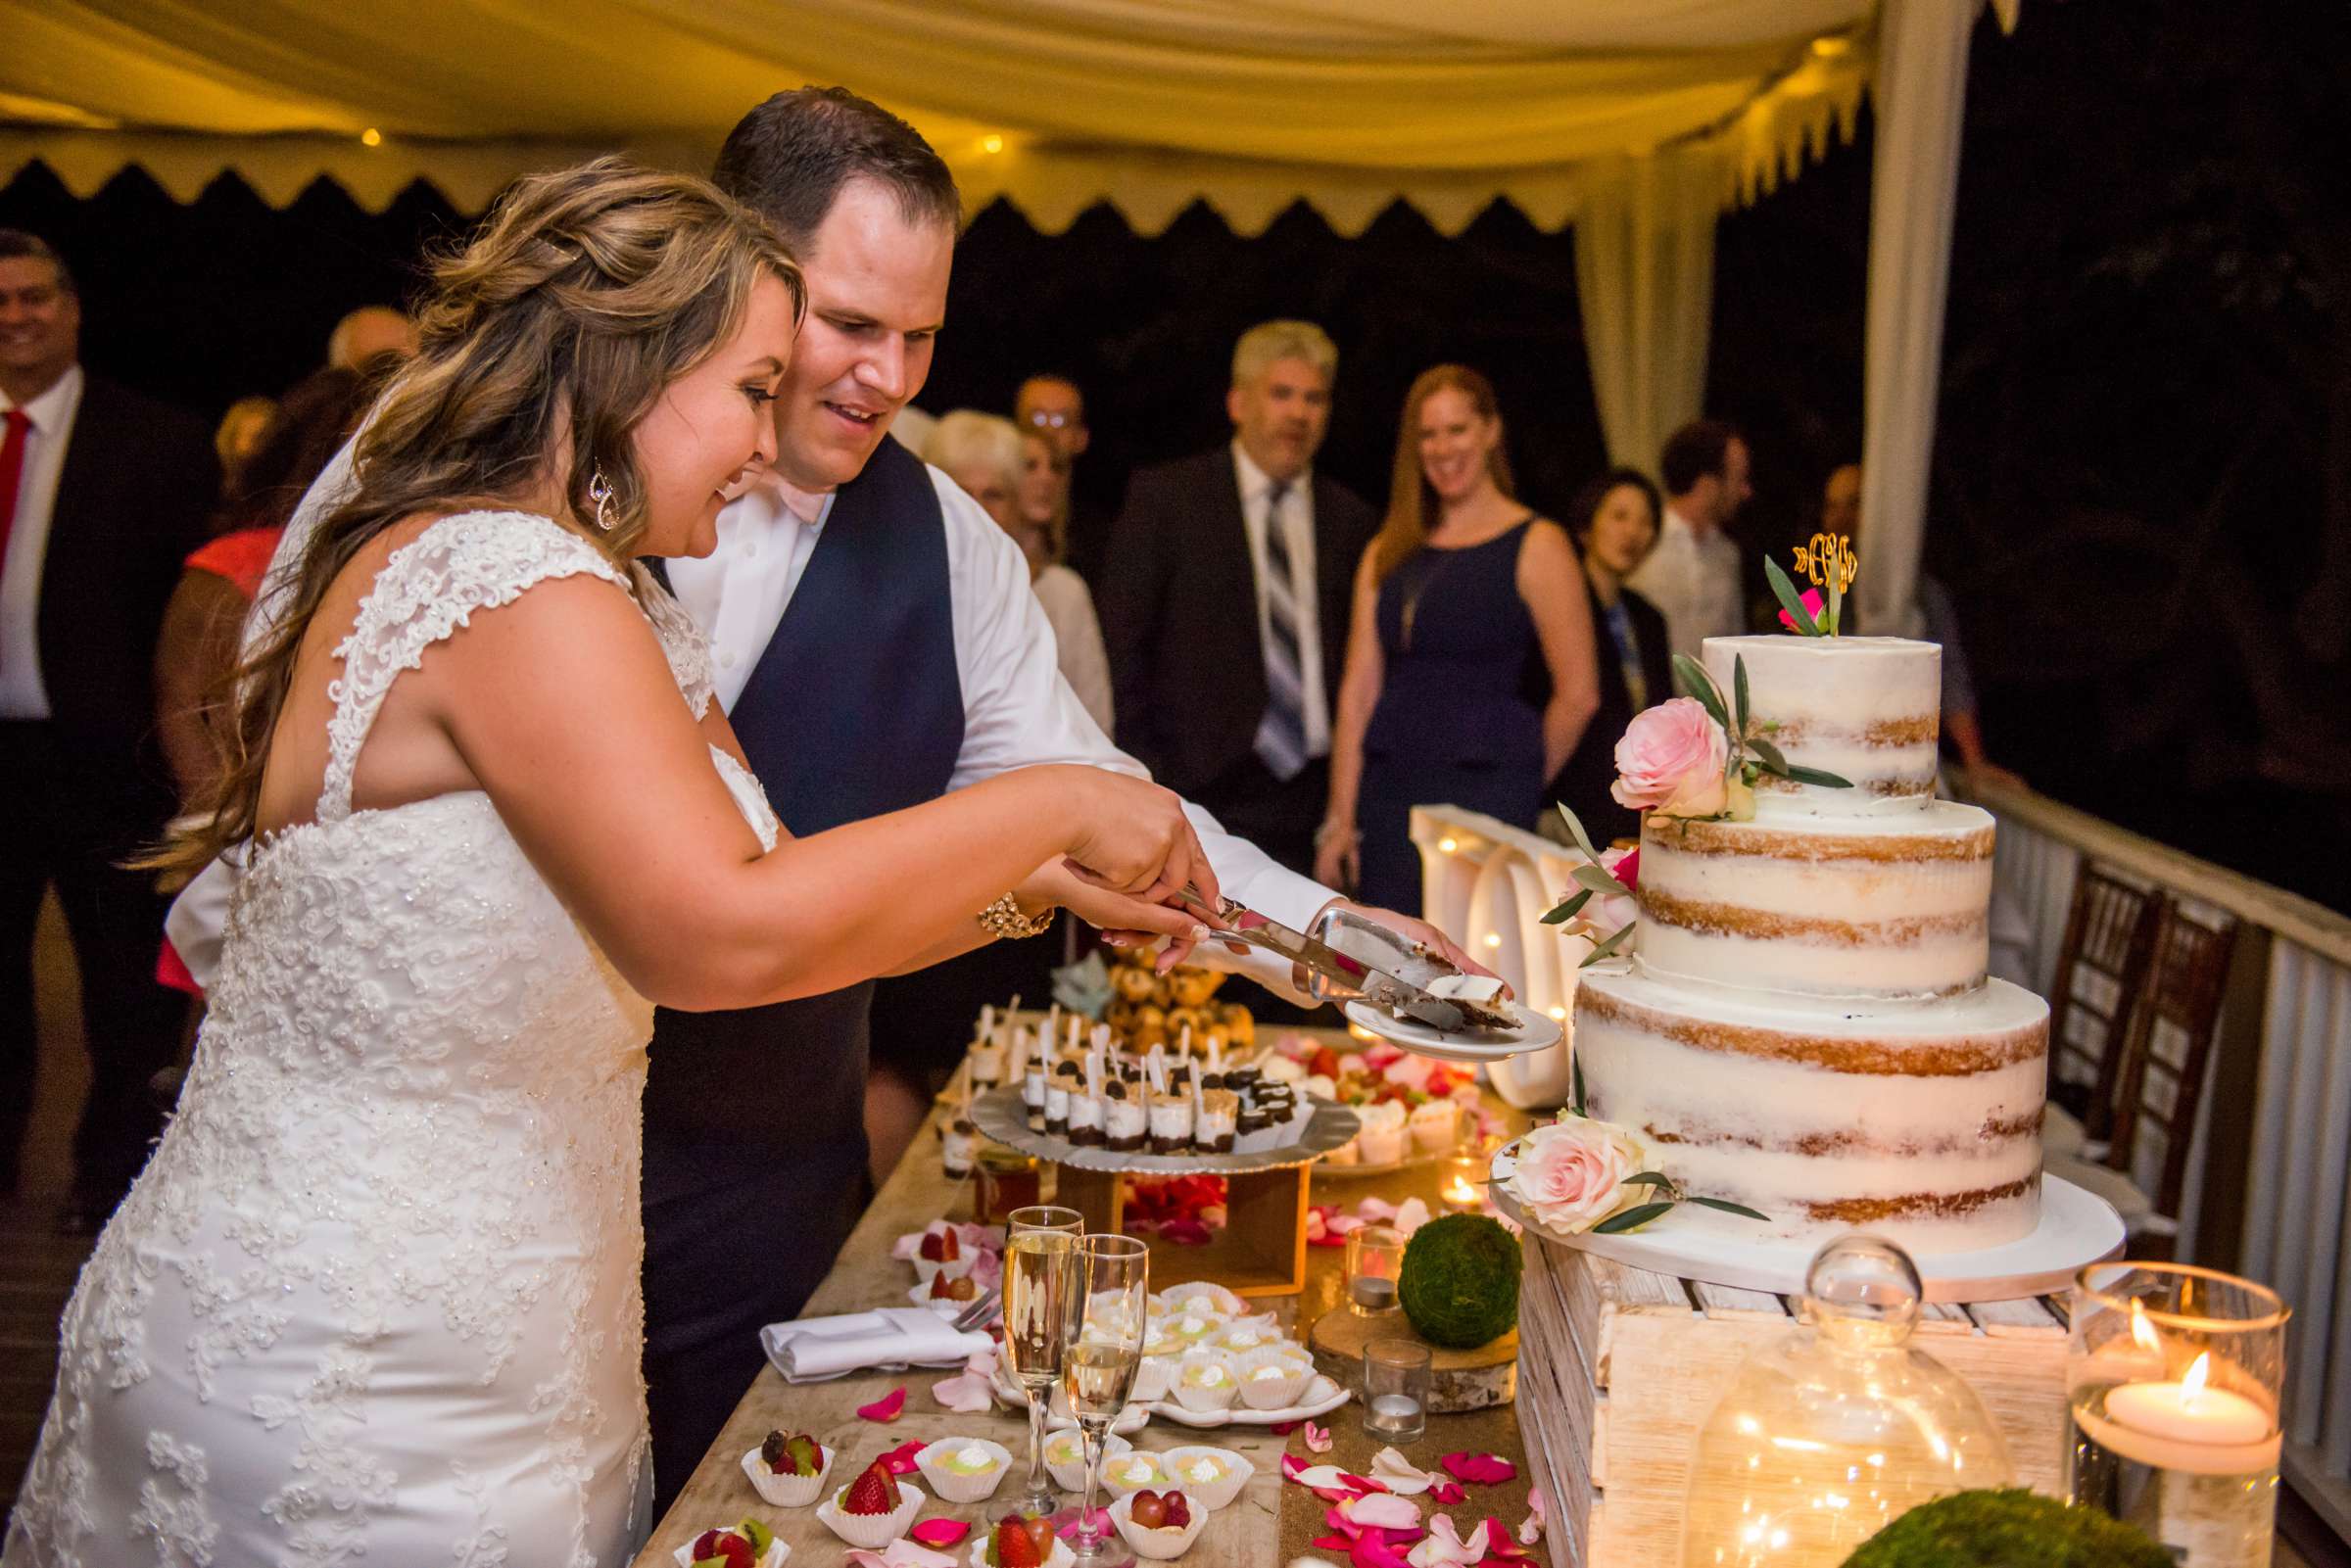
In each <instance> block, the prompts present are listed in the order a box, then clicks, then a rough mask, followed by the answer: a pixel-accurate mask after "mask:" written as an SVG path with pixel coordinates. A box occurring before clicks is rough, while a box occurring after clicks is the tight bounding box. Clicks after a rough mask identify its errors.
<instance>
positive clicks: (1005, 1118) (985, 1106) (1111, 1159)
mask: <svg viewBox="0 0 2351 1568" xmlns="http://www.w3.org/2000/svg"><path fill="white" fill-rule="evenodd" d="M1311 1103H1312V1104H1313V1106H1314V1108H1315V1114H1314V1116H1313V1117H1312V1118H1311V1119H1309V1120H1308V1122H1307V1124H1306V1131H1305V1133H1304V1134H1302V1135H1301V1136H1300V1137H1299V1139H1298V1141H1297V1142H1296V1143H1289V1144H1283V1145H1281V1146H1280V1147H1279V1148H1274V1149H1266V1150H1261V1151H1259V1152H1258V1153H1256V1154H1228V1155H1204V1154H1182V1155H1155V1154H1145V1153H1142V1152H1141V1151H1139V1150H1133V1149H1122V1150H1114V1149H1105V1148H1103V1147H1102V1146H1101V1145H1099V1144H1091V1145H1080V1144H1075V1143H1072V1142H1070V1140H1069V1139H1067V1138H1062V1137H1056V1136H1054V1135H1053V1134H1051V1133H1047V1132H1032V1131H1030V1130H1029V1108H1028V1107H1027V1106H1026V1105H1024V1104H1022V1103H1021V1091H1020V1090H1019V1089H1018V1088H1012V1087H1006V1088H1000V1089H990V1090H989V1091H988V1092H987V1093H985V1094H984V1095H982V1096H981V1097H980V1098H979V1099H977V1100H974V1101H973V1102H972V1125H974V1126H975V1127H978V1128H979V1129H980V1130H981V1131H982V1132H983V1133H984V1134H986V1135H987V1136H988V1137H990V1138H993V1139H994V1140H995V1141H996V1142H998V1143H1000V1144H1004V1145H1007V1146H1008V1147H1010V1148H1014V1149H1018V1150H1020V1151H1021V1152H1022V1153H1023V1154H1032V1155H1034V1156H1036V1157H1037V1158H1038V1159H1039V1160H1050V1161H1052V1162H1053V1163H1054V1164H1057V1165H1074V1166H1076V1167H1077V1168H1078V1169H1080V1170H1103V1171H1121V1172H1128V1173H1131V1174H1134V1175H1148V1176H1189V1175H1202V1174H1205V1175H1216V1176H1228V1175H1239V1174H1245V1173H1246V1172H1249V1171H1252V1170H1288V1169H1290V1168H1292V1167H1293V1166H1297V1165H1311V1164H1314V1163H1315V1162H1316V1161H1318V1160H1320V1159H1321V1158H1322V1157H1323V1156H1324V1155H1326V1154H1328V1153H1330V1152H1331V1151H1332V1150H1333V1149H1337V1148H1339V1147H1341V1146H1342V1145H1344V1144H1345V1143H1346V1142H1347V1140H1348V1139H1350V1138H1352V1137H1354V1136H1355V1135H1356V1132H1357V1131H1358V1130H1359V1129H1360V1127H1361V1126H1362V1123H1361V1122H1359V1121H1358V1120H1357V1119H1356V1115H1355V1112H1354V1111H1353V1110H1352V1109H1350V1108H1348V1107H1346V1106H1343V1105H1335V1104H1333V1103H1332V1102H1330V1101H1328V1100H1315V1101H1312V1102H1311Z"/></svg>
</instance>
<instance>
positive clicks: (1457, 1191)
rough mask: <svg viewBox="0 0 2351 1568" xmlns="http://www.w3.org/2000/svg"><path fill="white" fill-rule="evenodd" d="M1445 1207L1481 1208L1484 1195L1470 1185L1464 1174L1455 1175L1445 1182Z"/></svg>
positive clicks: (1483, 1202)
mask: <svg viewBox="0 0 2351 1568" xmlns="http://www.w3.org/2000/svg"><path fill="white" fill-rule="evenodd" d="M1444 1198H1445V1207H1446V1208H1448V1209H1482V1208H1484V1207H1485V1202H1486V1195H1485V1194H1484V1193H1482V1192H1479V1191H1478V1190H1477V1188H1476V1187H1474V1186H1472V1185H1471V1184H1470V1182H1469V1179H1468V1178H1467V1177H1466V1176H1458V1175H1457V1176H1455V1177H1454V1178H1453V1179H1452V1180H1451V1181H1448V1182H1447V1183H1445V1192H1444Z"/></svg>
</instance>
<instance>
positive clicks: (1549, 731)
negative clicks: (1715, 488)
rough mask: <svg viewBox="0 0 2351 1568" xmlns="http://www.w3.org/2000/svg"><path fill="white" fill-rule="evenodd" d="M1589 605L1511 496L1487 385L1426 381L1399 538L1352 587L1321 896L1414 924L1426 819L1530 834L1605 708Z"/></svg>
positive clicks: (1551, 527) (1396, 501)
mask: <svg viewBox="0 0 2351 1568" xmlns="http://www.w3.org/2000/svg"><path fill="white" fill-rule="evenodd" d="M1585 600H1586V594H1585V592H1584V581H1583V575H1582V573H1581V571H1580V570H1579V569H1578V567H1577V565H1576V559H1575V547H1574V546H1572V545H1570V544H1569V543H1568V540H1567V535H1566V534H1565V532H1564V531H1562V530H1561V529H1560V528H1559V525H1558V524H1557V523H1554V522H1551V521H1549V520H1548V519H1546V518H1543V517H1539V516H1537V515H1536V514H1535V513H1534V512H1533V511H1531V510H1529V509H1528V508H1527V507H1526V506H1524V505H1522V504H1520V502H1519V501H1518V500H1517V499H1515V497H1514V495H1513V493H1512V486H1511V466H1510V458H1509V457H1508V456H1507V455H1506V454H1505V452H1504V451H1503V429H1502V412H1501V409H1500V407H1499V406H1498V405H1497V404H1496V402H1495V397H1494V387H1493V383H1491V382H1489V381H1488V380H1487V379H1486V378H1485V377H1484V376H1482V375H1480V374H1478V372H1476V371H1475V370H1471V369H1468V368H1467V367H1465V366H1463V365H1454V364H1441V365H1438V366H1436V367H1435V368H1434V369H1431V370H1427V371H1424V372H1422V373H1421V375H1420V377H1419V379H1418V380H1416V381H1415V382H1414V383H1413V388H1412V391H1411V392H1410V393H1408V394H1407V395H1406V397H1405V401H1404V420H1403V428H1402V429H1401V430H1400V431H1399V432H1398V434H1397V441H1396V466H1395V481H1394V485H1393V488H1392V490H1391V492H1390V497H1389V500H1388V515H1387V521H1386V523H1385V524H1384V525H1383V526H1382V527H1381V529H1380V532H1379V536H1378V537H1377V538H1376V539H1374V540H1373V541H1372V542H1371V545H1370V547H1369V548H1368V549H1367V550H1366V551H1365V552H1364V559H1363V564H1362V565H1361V567H1359V568H1358V570H1357V572H1356V575H1355V609H1354V614H1353V618H1352V620H1351V622H1350V625H1349V629H1348V634H1347V666H1346V673H1345V675H1344V676H1343V677H1342V678H1341V680H1340V683H1339V715H1338V723H1337V726H1336V733H1335V734H1334V735H1333V736H1332V742H1331V759H1330V808H1329V810H1328V811H1327V812H1326V813H1325V814H1324V817H1323V822H1322V826H1321V828H1320V829H1319V831H1318V832H1317V835H1316V837H1317V842H1316V851H1315V867H1316V873H1317V875H1318V876H1319V877H1320V878H1321V879H1322V880H1324V881H1326V882H1334V883H1336V882H1341V881H1344V882H1347V883H1351V884H1353V885H1354V886H1355V887H1356V888H1357V890H1358V895H1359V896H1360V897H1362V898H1363V899H1364V900H1365V901H1366V902H1367V903H1374V904H1382V905H1385V906H1387V907H1389V908H1392V909H1403V910H1410V911H1413V912H1415V913H1417V912H1418V910H1419V908H1420V866H1419V857H1418V854H1417V852H1416V851H1415V849H1414V847H1413V844H1412V841H1411V839H1410V838H1409V837H1408V835H1407V825H1408V818H1409V815H1410V812H1411V810H1412V807H1413V806H1414V805H1415V804H1417V803H1424V802H1425V803H1444V804H1449V805H1456V806H1463V807H1466V808H1468V809H1469V810H1472V811H1482V812H1485V813H1486V814H1488V815H1490V816H1494V817H1499V818H1500V819H1502V820H1503V821H1504V822H1507V823H1509V824H1511V826H1512V827H1526V826H1529V825H1531V824H1532V823H1533V822H1534V820H1535V817H1536V815H1537V813H1539V812H1540V811H1541V809H1542V805H1543V785H1544V782H1545V781H1546V780H1548V779H1550V778H1551V777H1552V776H1553V775H1554V774H1556V773H1557V772H1558V771H1559V765H1560V764H1561V763H1562V762H1564V761H1566V759H1567V756H1568V753H1570V752H1571V751H1573V750H1574V749H1575V743H1576V741H1577V740H1578V739H1579V738H1581V736H1582V735H1583V733H1584V727H1585V725H1586V724H1588V723H1589V722H1590V721H1591V718H1592V714H1593V711H1594V710H1595V709H1596V708H1597V707H1598V706H1599V704H1600V685H1599V675H1598V671H1597V668H1596V665H1595V661H1594V657H1593V643H1592V614H1591V610H1590V608H1589V606H1588V605H1587V603H1586V602H1585ZM1547 687H1548V693H1549V694H1548V697H1546V696H1545V694H1544V693H1545V690H1546V688H1547Z"/></svg>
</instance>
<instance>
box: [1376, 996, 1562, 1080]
mask: <svg viewBox="0 0 2351 1568" xmlns="http://www.w3.org/2000/svg"><path fill="white" fill-rule="evenodd" d="M1509 1006H1510V1010H1511V1017H1513V1018H1515V1019H1516V1020H1517V1021H1518V1022H1517V1024H1516V1026H1515V1027H1512V1028H1508V1029H1456V1030H1454V1031H1453V1032H1452V1033H1450V1034H1449V1033H1447V1032H1446V1031H1445V1030H1443V1029H1440V1028H1436V1027H1433V1026H1431V1025H1429V1024H1426V1023H1423V1022H1420V1021H1419V1020H1418V1019H1400V1018H1398V1017H1397V1016H1396V1015H1395V1014H1393V1013H1390V1012H1389V1011H1388V1010H1387V1009H1386V1008H1384V1007H1373V1006H1372V1005H1371V1004H1370V1003H1368V1002H1365V1001H1361V1000H1358V1001H1353V1002H1349V1003H1348V1004H1347V1006H1346V1008H1345V1009H1344V1010H1343V1011H1344V1012H1345V1013H1346V1015H1347V1022H1350V1023H1358V1024H1361V1025H1362V1026H1363V1027H1365V1028H1367V1029H1368V1030H1370V1031H1371V1032H1372V1033H1373V1034H1376V1035H1379V1036H1380V1037H1381V1038H1383V1039H1388V1040H1393V1041H1395V1042H1396V1043H1397V1044H1398V1045H1401V1046H1403V1047H1404V1048H1405V1049H1406V1050H1407V1051H1410V1052H1412V1053H1413V1054H1414V1055H1415V1056H1435V1057H1443V1058H1444V1059H1445V1060H1446V1061H1448V1062H1467V1063H1470V1064H1472V1065H1477V1064H1483V1063H1488V1062H1500V1061H1503V1060H1505V1059H1506V1058H1509V1057H1513V1056H1523V1055H1525V1054H1526V1053H1527V1052H1529V1051H1548V1050H1549V1049H1551V1048H1552V1047H1553V1046H1555V1045H1557V1044H1559V1035H1560V1032H1561V1025H1560V1023H1559V1020H1558V1019H1555V1018H1550V1017H1547V1016H1546V1015H1544V1014H1541V1013H1538V1012H1536V1011H1535V1010H1534V1009H1533V1008H1531V1007H1528V1006H1527V1005H1526V1004H1525V1003H1523V1002H1512V1003H1511V1004H1509Z"/></svg>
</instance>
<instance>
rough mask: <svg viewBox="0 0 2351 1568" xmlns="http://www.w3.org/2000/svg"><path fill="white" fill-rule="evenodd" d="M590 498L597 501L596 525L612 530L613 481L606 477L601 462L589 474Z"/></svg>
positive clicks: (608, 531)
mask: <svg viewBox="0 0 2351 1568" xmlns="http://www.w3.org/2000/svg"><path fill="white" fill-rule="evenodd" d="M588 499H590V500H592V501H594V502H596V526H597V527H599V528H600V529H602V530H603V531H604V532H605V533H607V534H609V533H610V532H612V481H610V480H609V479H606V478H605V477H604V469H603V465H602V464H601V463H599V464H598V465H597V466H596V469H595V471H594V472H593V473H591V474H589V476H588Z"/></svg>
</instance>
